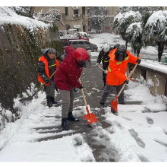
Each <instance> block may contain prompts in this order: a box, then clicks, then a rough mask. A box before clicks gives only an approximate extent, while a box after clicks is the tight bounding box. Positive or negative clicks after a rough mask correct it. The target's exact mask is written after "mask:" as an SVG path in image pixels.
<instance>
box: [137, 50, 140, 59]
mask: <svg viewBox="0 0 167 167" xmlns="http://www.w3.org/2000/svg"><path fill="white" fill-rule="evenodd" d="M139 54H140V49H137V57H139Z"/></svg>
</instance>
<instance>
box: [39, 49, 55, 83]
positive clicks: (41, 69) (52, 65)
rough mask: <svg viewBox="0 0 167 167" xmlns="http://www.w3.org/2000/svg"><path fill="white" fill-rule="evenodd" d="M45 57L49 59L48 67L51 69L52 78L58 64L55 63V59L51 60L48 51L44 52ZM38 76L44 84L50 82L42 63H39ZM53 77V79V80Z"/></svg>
mask: <svg viewBox="0 0 167 167" xmlns="http://www.w3.org/2000/svg"><path fill="white" fill-rule="evenodd" d="M43 56H44V57H45V58H46V59H47V61H48V67H49V76H51V75H52V74H53V73H54V72H55V71H56V63H55V58H54V59H50V58H49V57H48V55H47V50H46V51H44V52H43ZM37 72H38V74H39V75H40V76H41V78H42V79H43V80H44V82H47V81H48V79H49V78H48V76H47V75H46V72H45V64H44V62H42V61H39V62H38V68H37ZM53 78H54V77H52V78H51V79H53Z"/></svg>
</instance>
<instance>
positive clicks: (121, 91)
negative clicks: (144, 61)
mask: <svg viewBox="0 0 167 167" xmlns="http://www.w3.org/2000/svg"><path fill="white" fill-rule="evenodd" d="M142 56H143V54H141V56H140V57H139V59H141V58H142ZM137 65H138V63H136V65H135V66H134V68H133V70H132V71H131V73H130V75H129V76H128V77H127V78H128V79H127V80H128V81H129V79H130V77H131V76H132V74H133V73H134V71H135V69H136V67H137ZM125 86H126V83H125V84H124V85H123V86H122V88H121V90H120V91H119V93H118V95H117V97H119V96H120V94H121V93H122V91H123V89H124V88H125Z"/></svg>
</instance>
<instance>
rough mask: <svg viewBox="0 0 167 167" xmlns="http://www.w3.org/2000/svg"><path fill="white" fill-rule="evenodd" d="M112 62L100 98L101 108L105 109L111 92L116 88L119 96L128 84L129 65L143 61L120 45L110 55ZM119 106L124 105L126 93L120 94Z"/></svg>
mask: <svg viewBox="0 0 167 167" xmlns="http://www.w3.org/2000/svg"><path fill="white" fill-rule="evenodd" d="M109 57H110V61H109V66H108V72H107V79H106V86H105V87H104V90H103V92H102V95H101V98H100V107H101V108H103V107H104V105H105V101H106V99H107V97H108V95H109V93H110V92H112V91H113V89H114V87H116V90H117V94H118V93H119V91H120V90H121V88H122V86H123V85H124V83H127V84H128V80H127V77H126V76H125V73H126V70H127V65H128V63H129V62H130V63H133V64H136V63H138V64H140V62H141V60H140V59H138V58H137V57H135V56H133V55H132V54H131V53H130V52H129V51H128V50H127V49H126V47H125V46H124V45H120V46H119V47H118V48H116V49H115V50H114V51H111V52H110V53H109ZM118 103H119V104H125V103H124V91H122V93H121V94H120V96H119V98H118Z"/></svg>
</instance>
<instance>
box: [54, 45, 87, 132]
mask: <svg viewBox="0 0 167 167" xmlns="http://www.w3.org/2000/svg"><path fill="white" fill-rule="evenodd" d="M66 53H67V55H66V57H65V59H64V60H63V62H62V63H61V64H60V67H59V68H58V70H57V71H56V74H55V77H54V81H55V84H56V86H57V88H58V90H59V92H60V95H61V99H62V122H61V126H62V128H63V130H69V128H68V124H67V121H74V122H77V121H79V119H78V118H76V117H74V116H73V113H72V112H73V101H74V88H79V89H83V86H82V84H81V83H80V82H78V79H79V78H80V76H81V73H82V69H83V67H84V68H86V67H88V66H90V60H89V55H88V53H87V51H86V50H85V49H83V48H77V49H76V50H75V49H73V48H72V47H71V46H68V47H66Z"/></svg>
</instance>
